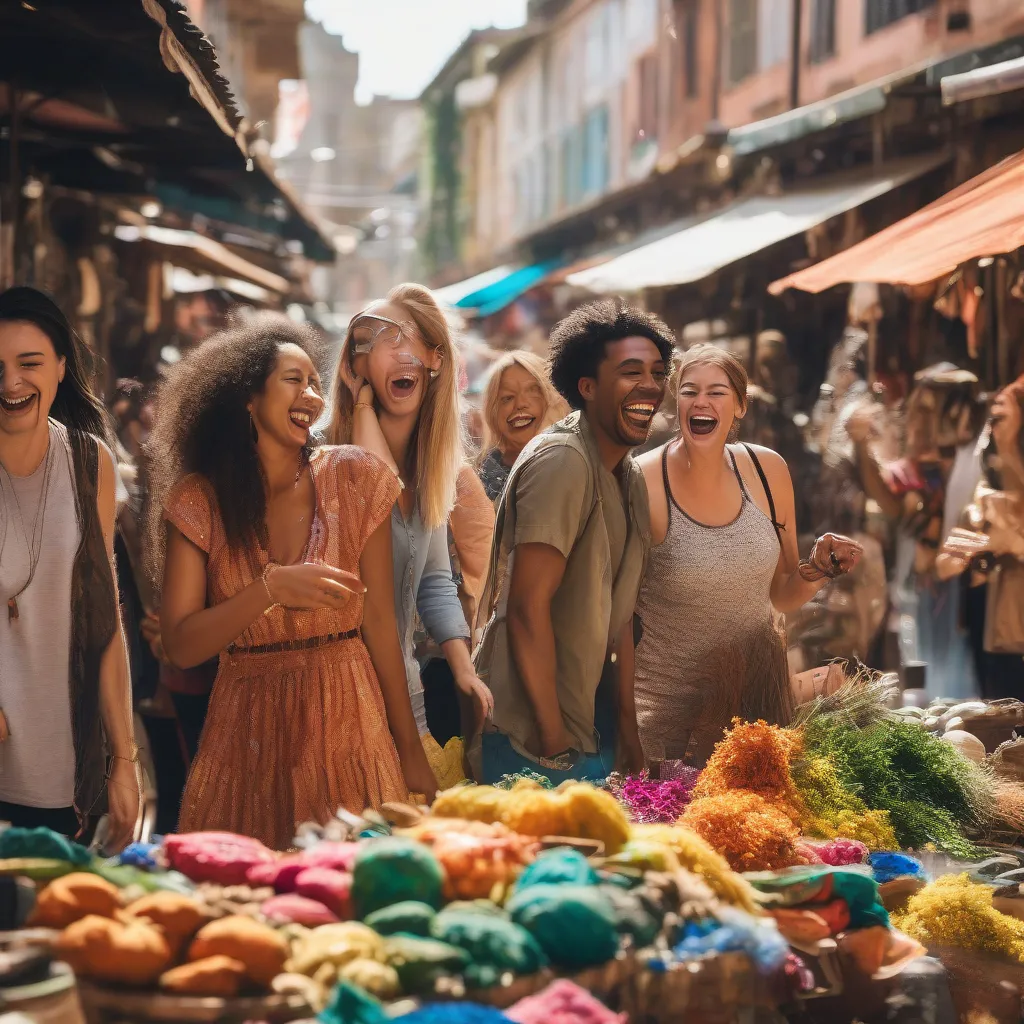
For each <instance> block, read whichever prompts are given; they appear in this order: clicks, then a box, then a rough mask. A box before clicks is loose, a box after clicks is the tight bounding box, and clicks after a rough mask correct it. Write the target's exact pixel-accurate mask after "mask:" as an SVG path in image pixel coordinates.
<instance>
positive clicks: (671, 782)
mask: <svg viewBox="0 0 1024 1024" xmlns="http://www.w3.org/2000/svg"><path fill="white" fill-rule="evenodd" d="M698 774H699V773H698V772H697V770H696V769H690V770H689V775H688V776H686V775H684V776H682V777H680V778H678V779H668V780H661V779H652V778H649V777H648V775H647V773H646V772H644V773H642V774H640V775H627V776H625V777H623V776H621V775H611V776H609V778H608V782H607V783H606V785H607V787H608V791H609V792H610V793H611V794H612V795H613V796H614V797H615V798H616V800H618V801H619V802H620V803H621V804H622V805H623V806H624V807H625V808H626V813H627V814H628V815H629V817H630V820H631V821H634V822H637V823H638V824H643V825H654V824H662V825H671V824H672V823H673V822H675V821H676V820H677V819H678V818H679V815H680V814H682V813H683V811H684V810H685V808H686V805H687V804H688V803H689V802H690V800H691V799H692V798H693V787H694V784H695V783H696V781H697V775H698Z"/></svg>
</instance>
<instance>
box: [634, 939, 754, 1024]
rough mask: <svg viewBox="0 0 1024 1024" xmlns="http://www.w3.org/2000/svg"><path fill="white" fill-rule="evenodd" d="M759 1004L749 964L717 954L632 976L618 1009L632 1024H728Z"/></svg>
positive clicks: (735, 955)
mask: <svg viewBox="0 0 1024 1024" xmlns="http://www.w3.org/2000/svg"><path fill="white" fill-rule="evenodd" d="M760 999H763V986H762V985H761V984H760V983H759V979H758V977H757V973H756V972H755V970H754V967H753V964H751V962H750V960H749V959H748V958H747V957H746V956H744V955H743V954H742V953H721V954H718V955H716V956H710V957H706V958H704V959H702V960H694V961H691V962H689V963H685V964H675V965H672V966H671V967H669V968H668V969H667V970H665V971H652V970H638V971H635V972H634V973H633V975H632V977H631V979H630V981H629V983H628V984H626V985H624V986H623V988H622V998H621V1000H620V1002H619V1009H621V1010H623V1011H625V1012H626V1013H627V1014H628V1015H629V1020H630V1021H631V1024H674V1022H676V1021H682V1020H685V1021H687V1022H688V1024H691V1022H693V1024H696V1022H698V1021H700V1022H702V1024H732V1022H733V1021H735V1020H736V1019H737V1017H738V1016H739V1014H740V1013H741V1012H742V1011H743V1010H746V1009H748V1008H750V1007H753V1006H755V1005H757V1004H758V1002H759V1000H760Z"/></svg>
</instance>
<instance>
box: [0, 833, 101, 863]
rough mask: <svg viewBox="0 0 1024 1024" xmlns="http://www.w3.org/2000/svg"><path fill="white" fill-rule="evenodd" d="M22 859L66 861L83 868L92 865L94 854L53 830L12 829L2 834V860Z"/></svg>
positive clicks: (0, 837) (0, 846)
mask: <svg viewBox="0 0 1024 1024" xmlns="http://www.w3.org/2000/svg"><path fill="white" fill-rule="evenodd" d="M22 857H26V858H39V859H42V860H66V861H69V862H70V863H72V864H78V865H79V866H81V867H85V866H86V865H88V864H91V863H92V854H90V853H89V851H88V850H87V849H86V848H85V847H84V846H79V845H78V843H73V842H72V841H71V840H70V839H67V838H65V837H64V836H62V835H60V834H59V833H57V832H54V831H53V830H52V829H48V828H16V827H12V828H6V829H4V830H3V832H0V860H15V859H19V858H22Z"/></svg>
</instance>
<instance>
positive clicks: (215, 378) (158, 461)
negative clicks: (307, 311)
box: [146, 310, 320, 581]
mask: <svg viewBox="0 0 1024 1024" xmlns="http://www.w3.org/2000/svg"><path fill="white" fill-rule="evenodd" d="M282 345H297V346H298V347H299V348H301V349H302V350H303V351H304V352H306V354H307V355H309V357H310V358H311V359H312V360H313V363H314V364H318V363H319V359H320V341H319V339H318V338H317V337H316V335H315V334H314V333H313V332H312V331H311V330H309V329H307V328H305V327H301V326H299V325H298V324H296V323H295V322H294V321H292V320H290V319H289V318H288V317H287V316H284V315H283V314H281V313H270V312H253V311H252V310H247V311H239V312H236V313H235V314H233V315H232V317H231V318H230V319H229V322H228V326H227V327H226V328H225V329H224V330H222V331H218V332H217V333H216V334H214V335H211V337H209V338H208V339H207V340H206V341H204V342H203V343H202V344H201V345H198V346H197V347H196V348H194V349H192V351H190V352H189V353H188V355H186V356H185V357H184V358H183V359H182V360H181V362H180V363H177V364H176V365H175V366H173V367H171V369H170V371H169V372H168V374H167V378H166V380H165V381H164V383H163V386H162V387H161V388H160V390H159V392H158V395H157V412H156V427H155V428H154V430H153V434H152V437H151V438H150V441H149V444H147V446H146V455H147V462H148V465H149V478H150V494H149V499H148V501H149V504H148V508H147V513H146V555H147V563H148V565H149V570H150V574H151V575H152V577H153V579H154V580H157V581H158V580H160V579H161V578H162V575H163V564H162V563H163V549H164V525H163V514H164V503H165V501H166V500H167V495H168V493H169V492H170V490H171V488H172V487H174V485H175V484H177V483H178V482H179V481H180V480H181V479H182V478H183V477H185V476H187V475H188V474H189V473H198V474H199V475H200V476H202V477H204V478H205V479H206V480H207V481H208V482H209V484H210V486H211V487H212V488H213V494H214V496H215V498H216V501H217V511H218V512H219V514H220V517H221V521H222V522H223V524H224V533H225V535H226V536H227V540H228V544H229V545H230V546H232V547H235V548H243V547H245V546H246V545H248V544H249V543H251V542H252V541H254V540H263V539H265V537H264V534H265V532H266V525H265V519H266V512H267V498H266V492H265V490H264V480H263V469H262V467H261V465H260V460H259V455H258V454H257V452H256V445H255V444H254V442H253V437H252V420H251V418H250V416H249V410H248V404H249V400H250V399H251V398H252V396H253V395H255V394H258V393H259V392H260V391H262V390H263V387H264V385H265V384H266V382H267V378H268V377H269V376H270V374H271V372H272V371H273V369H274V366H275V365H276V363H277V356H278V350H279V349H280V348H281V346H282Z"/></svg>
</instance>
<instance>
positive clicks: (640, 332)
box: [471, 299, 674, 782]
mask: <svg viewBox="0 0 1024 1024" xmlns="http://www.w3.org/2000/svg"><path fill="white" fill-rule="evenodd" d="M673 341H674V339H673V337H672V334H671V332H670V331H669V329H668V328H667V327H666V326H665V324H664V323H662V322H661V320H659V319H658V318H657V317H655V316H652V315H651V314H649V313H645V312H643V311H642V310H639V309H634V308H632V307H630V306H627V305H626V304H625V303H624V302H623V301H622V300H621V299H606V300H602V301H599V302H594V303H591V304H590V305H586V306H582V307H580V308H579V309H576V310H575V311H574V312H573V313H571V314H570V315H569V316H567V317H566V318H565V319H564V320H562V321H561V322H560V323H558V324H556V326H555V328H554V330H553V331H552V334H551V343H550V374H551V381H552V383H553V384H554V386H555V388H556V389H557V390H558V391H559V392H560V393H561V395H562V396H563V397H564V398H565V399H566V401H567V402H568V403H569V405H570V406H571V407H572V409H573V410H574V411H573V412H572V413H571V414H570V415H569V416H568V417H566V418H565V419H564V420H562V421H561V422H560V423H557V424H555V426H553V427H551V428H550V429H549V430H547V431H545V432H544V433H542V434H540V435H538V436H537V437H536V438H534V439H533V441H531V442H530V443H529V444H528V445H527V446H526V448H525V449H524V450H523V452H522V454H521V455H520V456H519V458H518V460H517V461H516V464H515V466H514V467H513V468H512V472H511V474H510V475H509V479H508V482H507V484H506V486H505V490H504V492H503V493H502V496H501V498H500V499H499V501H498V507H497V522H496V526H495V534H494V537H495V542H494V545H493V552H492V565H491V573H490V579H489V586H488V593H487V594H486V595H485V600H484V603H483V604H482V605H481V607H486V608H488V609H489V615H490V621H489V622H488V623H487V626H486V628H485V630H484V635H483V640H482V641H481V645H480V649H479V651H478V654H477V669H478V672H479V675H480V677H481V679H483V680H484V681H485V682H486V683H487V684H488V686H490V688H491V691H492V693H493V694H494V714H493V718H492V726H491V728H490V730H489V731H488V732H485V734H484V735H483V737H482V740H481V743H480V745H479V747H478V748H477V749H476V750H474V751H473V752H472V757H471V760H472V761H473V762H474V768H475V770H476V775H477V778H479V779H481V781H484V782H494V781H496V780H497V779H499V778H501V776H503V775H506V774H513V773H517V772H522V771H524V770H526V769H530V770H533V771H535V772H539V773H540V774H543V775H546V776H547V777H548V778H550V779H551V780H552V781H553V782H563V781H565V780H566V779H603V778H604V777H605V776H607V775H608V773H609V772H610V771H612V770H613V768H614V767H615V766H616V755H618V766H619V767H620V768H621V769H624V770H629V771H639V770H640V769H642V768H643V752H642V750H641V748H640V740H639V735H638V732H637V724H636V709H635V705H634V702H633V652H634V638H633V608H634V605H635V604H636V597H637V591H638V589H639V587H640V577H641V575H642V573H643V569H644V565H645V562H646V559H647V552H648V549H649V548H650V514H649V511H648V506H647V491H646V488H645V487H644V482H643V477H642V475H641V473H640V471H639V469H638V468H637V467H636V466H635V464H634V463H633V460H632V458H631V457H630V452H631V450H632V449H633V448H635V447H636V446H637V445H640V444H643V442H644V441H645V440H646V438H647V434H648V431H649V430H650V426H651V420H652V419H653V417H654V414H655V411H656V410H657V409H658V407H659V406H660V405H661V402H662V399H663V398H664V395H665V383H666V379H667V376H668V369H669V365H670V362H671V358H672V350H673Z"/></svg>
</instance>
